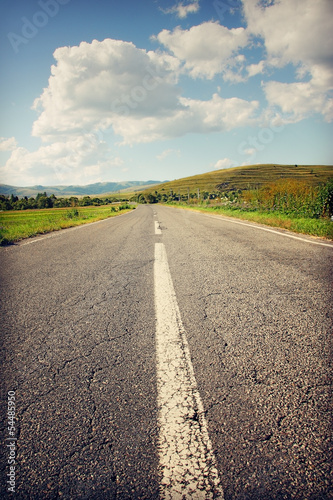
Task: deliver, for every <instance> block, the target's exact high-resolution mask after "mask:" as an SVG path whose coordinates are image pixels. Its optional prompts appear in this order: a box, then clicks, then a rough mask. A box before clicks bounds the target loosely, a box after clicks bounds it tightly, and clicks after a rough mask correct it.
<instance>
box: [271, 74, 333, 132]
mask: <svg viewBox="0 0 333 500" xmlns="http://www.w3.org/2000/svg"><path fill="white" fill-rule="evenodd" d="M264 91H265V94H266V98H267V100H268V102H269V103H270V104H271V105H273V106H279V107H280V108H281V110H282V111H283V113H284V114H285V116H286V117H287V119H288V120H289V121H290V122H293V123H295V122H298V121H300V120H303V119H304V118H307V117H308V116H310V115H312V114H313V113H319V114H322V115H323V117H324V119H325V121H327V122H331V121H332V120H333V99H331V98H328V97H327V96H326V94H325V92H321V91H320V89H318V87H317V86H316V85H314V84H313V82H294V83H281V82H275V81H271V82H267V83H266V84H264Z"/></svg>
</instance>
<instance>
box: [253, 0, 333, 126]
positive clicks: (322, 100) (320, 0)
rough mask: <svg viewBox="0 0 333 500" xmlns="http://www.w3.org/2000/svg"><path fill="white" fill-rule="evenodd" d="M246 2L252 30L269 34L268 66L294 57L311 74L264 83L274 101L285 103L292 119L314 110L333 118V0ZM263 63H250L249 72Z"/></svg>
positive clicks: (299, 68) (304, 72)
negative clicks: (294, 79) (331, 95)
mask: <svg viewBox="0 0 333 500" xmlns="http://www.w3.org/2000/svg"><path fill="white" fill-rule="evenodd" d="M243 6H244V13H245V17H246V20H247V24H248V27H247V30H248V31H249V33H252V34H253V35H255V36H258V37H261V38H262V39H263V40H264V43H265V48H266V52H267V60H266V61H265V66H271V67H273V68H274V67H276V68H282V67H284V66H286V65H287V64H290V63H291V64H293V65H294V66H295V68H296V76H297V78H298V79H299V80H302V79H306V80H307V81H305V82H299V81H298V82H294V83H288V84H287V83H282V82H281V83H280V82H274V81H272V82H268V83H266V84H265V85H264V89H265V93H266V97H267V99H268V101H269V104H271V105H278V106H280V108H281V109H282V110H283V111H284V112H285V113H289V114H290V119H291V121H299V120H301V119H303V118H305V117H306V116H309V115H311V114H312V113H322V115H323V116H324V119H325V120H326V121H331V120H332V99H331V98H330V95H329V94H330V92H331V91H332V90H333V64H332V62H333V2H332V1H331V0H316V1H313V0H279V1H272V2H269V3H268V4H267V3H266V4H264V3H263V2H261V1H258V0H243ZM261 63H262V61H261ZM261 63H259V65H260V64H261ZM263 64H264V63H263ZM259 65H258V66H256V65H251V66H249V67H248V72H249V75H250V76H252V75H253V74H256V72H257V70H260V69H261V68H260V66H259Z"/></svg>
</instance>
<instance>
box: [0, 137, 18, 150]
mask: <svg viewBox="0 0 333 500" xmlns="http://www.w3.org/2000/svg"><path fill="white" fill-rule="evenodd" d="M16 147H17V141H16V139H15V137H9V138H7V137H0V151H13V149H15V148H16Z"/></svg>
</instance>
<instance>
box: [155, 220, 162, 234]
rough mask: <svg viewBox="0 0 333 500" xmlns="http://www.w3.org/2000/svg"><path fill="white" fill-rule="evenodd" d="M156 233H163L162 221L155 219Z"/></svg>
mask: <svg viewBox="0 0 333 500" xmlns="http://www.w3.org/2000/svg"><path fill="white" fill-rule="evenodd" d="M155 234H162V231H161V227H160V223H159V222H158V221H157V220H155Z"/></svg>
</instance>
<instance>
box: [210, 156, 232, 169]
mask: <svg viewBox="0 0 333 500" xmlns="http://www.w3.org/2000/svg"><path fill="white" fill-rule="evenodd" d="M236 166H237V164H236V162H234V161H233V160H230V158H222V159H221V160H218V161H217V162H216V163H215V165H214V168H215V169H216V170H222V169H224V168H232V167H236Z"/></svg>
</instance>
